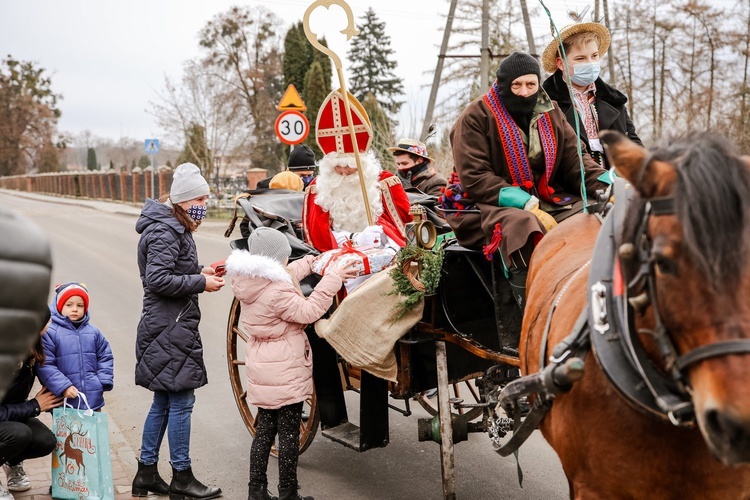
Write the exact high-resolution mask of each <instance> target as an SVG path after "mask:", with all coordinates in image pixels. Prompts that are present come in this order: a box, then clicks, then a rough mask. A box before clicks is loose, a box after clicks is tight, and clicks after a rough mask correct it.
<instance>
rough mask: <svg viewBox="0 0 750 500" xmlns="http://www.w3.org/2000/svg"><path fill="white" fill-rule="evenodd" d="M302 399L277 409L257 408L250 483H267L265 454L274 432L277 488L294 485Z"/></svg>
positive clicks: (267, 453) (271, 444) (268, 449)
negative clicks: (277, 466)
mask: <svg viewBox="0 0 750 500" xmlns="http://www.w3.org/2000/svg"><path fill="white" fill-rule="evenodd" d="M301 421H302V403H295V404H291V405H287V406H282V407H281V408H279V409H278V410H266V409H264V408H258V416H257V418H256V420H255V439H253V444H252V446H251V447H250V484H256V485H266V484H268V477H267V476H266V470H267V469H268V456H269V455H270V453H271V446H273V442H274V438H275V437H276V434H277V433H278V435H279V447H278V449H279V488H295V489H296V488H297V457H298V456H299V428H300V422H301Z"/></svg>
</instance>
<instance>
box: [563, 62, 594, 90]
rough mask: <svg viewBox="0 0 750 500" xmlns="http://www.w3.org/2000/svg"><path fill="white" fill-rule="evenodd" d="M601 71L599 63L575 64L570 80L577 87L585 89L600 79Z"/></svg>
mask: <svg viewBox="0 0 750 500" xmlns="http://www.w3.org/2000/svg"><path fill="white" fill-rule="evenodd" d="M600 71H601V66H600V65H599V63H598V62H592V63H578V64H574V65H573V74H572V75H571V76H570V79H571V80H572V81H573V83H575V84H576V85H580V86H581V87H585V86H587V85H591V84H592V83H594V82H595V81H596V79H597V78H599V72H600Z"/></svg>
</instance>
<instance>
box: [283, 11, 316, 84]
mask: <svg viewBox="0 0 750 500" xmlns="http://www.w3.org/2000/svg"><path fill="white" fill-rule="evenodd" d="M308 47H310V48H312V46H310V43H309V42H308V41H307V37H306V36H305V32H304V30H303V28H302V23H298V24H294V25H292V27H291V28H289V31H287V33H286V37H284V64H283V71H284V88H287V87H288V86H289V85H290V84H291V85H294V86H295V87H297V90H298V91H299V92H300V93H303V92H304V87H305V73H306V72H307V70H308V68H309V67H310V59H311V58H312V54H311V52H310V50H309V48H308Z"/></svg>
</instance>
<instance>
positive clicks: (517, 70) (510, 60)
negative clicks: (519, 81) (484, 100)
mask: <svg viewBox="0 0 750 500" xmlns="http://www.w3.org/2000/svg"><path fill="white" fill-rule="evenodd" d="M523 75H536V77H537V78H538V79H539V84H541V83H542V73H541V70H540V68H539V62H538V61H537V60H536V59H534V57H532V56H530V55H529V54H527V53H525V52H513V53H512V54H511V55H509V56H508V57H506V58H505V59H503V62H501V63H500V67H499V68H497V72H496V73H495V76H496V77H497V85H498V87H500V89H501V90H508V89H510V84H511V83H513V80H515V79H516V78H518V77H519V76H523Z"/></svg>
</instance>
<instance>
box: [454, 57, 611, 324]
mask: <svg viewBox="0 0 750 500" xmlns="http://www.w3.org/2000/svg"><path fill="white" fill-rule="evenodd" d="M496 76H497V80H496V81H495V83H494V84H493V85H492V87H491V88H490V89H489V91H488V92H487V93H486V94H485V95H484V96H482V97H480V98H478V99H476V100H475V101H473V102H472V103H471V104H469V106H468V107H467V108H466V109H465V110H464V111H463V113H462V114H461V116H460V117H459V118H458V121H456V123H455V124H454V126H453V129H452V130H451V133H450V139H451V146H452V148H453V160H454V168H455V172H456V174H457V177H458V180H459V181H460V188H461V189H460V190H459V189H458V188H456V191H457V192H458V191H461V192H462V193H465V194H466V195H467V196H468V198H470V200H472V203H474V204H475V208H477V209H478V212H479V213H476V211H471V212H463V211H453V212H451V213H450V214H449V215H448V216H447V221H448V223H449V224H450V225H451V228H452V229H453V231H454V232H455V234H456V238H457V239H458V241H459V243H461V244H462V245H463V246H466V247H482V248H483V250H484V253H485V255H486V257H487V258H488V259H492V258H495V257H497V258H501V259H502V260H503V263H504V265H505V268H506V269H508V273H509V276H510V277H509V279H510V284H511V289H512V290H513V294H514V296H515V298H516V301H517V302H518V304H519V306H520V307H521V309H523V308H524V305H525V295H526V276H527V272H528V263H529V258H530V256H531V252H532V250H533V249H534V246H535V245H536V244H537V243H538V242H539V241H540V240H541V238H542V237H543V236H544V234H545V233H546V232H547V231H548V230H550V229H552V227H554V226H555V225H556V222H555V219H554V218H553V217H552V216H551V215H550V213H555V216H556V217H563V218H564V215H561V214H564V213H565V212H570V210H566V208H570V207H571V206H573V205H574V203H575V202H576V201H580V199H579V198H578V197H577V195H578V193H580V188H581V171H580V167H579V159H578V149H577V144H578V137H577V136H576V134H575V131H574V130H573V129H572V128H571V126H570V125H569V124H568V122H567V121H566V120H565V115H564V114H563V113H562V111H560V108H559V107H558V106H557V104H555V103H554V102H553V101H552V100H550V98H549V96H547V93H546V92H545V91H544V90H543V89H542V88H541V87H540V68H539V63H538V62H537V60H536V59H534V58H533V57H532V56H530V55H529V54H525V53H522V52H514V53H513V54H511V55H509V56H508V57H507V58H505V59H504V60H503V62H502V63H501V64H500V67H499V68H498V70H497V75H496ZM583 169H584V177H585V181H584V182H585V189H586V191H587V192H588V194H589V195H591V196H593V195H595V193H596V191H597V190H600V189H602V190H603V189H605V188H606V187H607V184H609V183H610V182H611V181H610V178H609V173H608V172H607V171H606V170H604V169H603V168H601V167H600V166H599V165H597V164H596V162H594V160H592V159H591V157H590V156H589V155H588V154H586V153H585V151H584V154H583ZM450 187H454V186H450ZM448 191H451V192H452V191H453V189H450V190H447V191H446V192H448ZM462 205H463V204H462ZM548 212H549V213H548Z"/></svg>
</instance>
